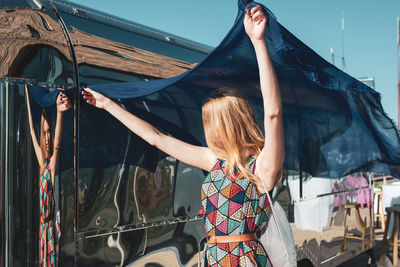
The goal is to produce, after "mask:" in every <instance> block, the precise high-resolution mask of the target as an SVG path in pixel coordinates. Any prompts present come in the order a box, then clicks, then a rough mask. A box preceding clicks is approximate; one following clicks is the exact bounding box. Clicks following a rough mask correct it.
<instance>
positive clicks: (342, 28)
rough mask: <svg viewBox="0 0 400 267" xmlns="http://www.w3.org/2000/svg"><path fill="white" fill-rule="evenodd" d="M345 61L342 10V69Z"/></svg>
mask: <svg viewBox="0 0 400 267" xmlns="http://www.w3.org/2000/svg"><path fill="white" fill-rule="evenodd" d="M345 66H346V63H345V62H344V11H342V70H343V71H344V67H345Z"/></svg>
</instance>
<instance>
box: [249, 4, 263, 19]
mask: <svg viewBox="0 0 400 267" xmlns="http://www.w3.org/2000/svg"><path fill="white" fill-rule="evenodd" d="M257 11H262V8H261V6H260V5H258V6H255V7H253V8H252V9H250V16H251V17H252V16H253V14H255V13H256V12H257Z"/></svg>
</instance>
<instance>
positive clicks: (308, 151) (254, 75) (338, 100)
mask: <svg viewBox="0 0 400 267" xmlns="http://www.w3.org/2000/svg"><path fill="white" fill-rule="evenodd" d="M245 6H247V7H250V6H254V2H252V1H239V11H238V15H237V18H236V21H235V23H234V25H233V27H232V29H231V30H230V31H229V33H228V34H227V35H226V37H225V38H224V39H223V41H222V42H221V44H220V45H219V46H218V47H216V48H215V49H214V50H213V51H212V52H211V53H210V55H209V56H208V57H207V58H206V59H205V60H203V61H202V62H200V63H199V64H198V65H197V66H196V67H194V68H193V69H191V70H190V71H188V72H185V73H184V74H182V75H180V76H177V77H174V78H170V79H163V80H155V81H146V82H127V83H115V84H100V85H91V86H89V87H91V88H92V89H94V90H96V91H99V92H101V93H103V94H104V95H106V96H108V97H111V98H114V99H126V100H124V101H123V102H125V103H129V101H134V100H129V99H133V98H137V97H146V96H148V95H150V94H153V93H155V92H158V91H160V90H165V91H166V92H174V96H175V98H176V99H178V100H177V108H178V109H179V108H180V107H184V106H185V105H187V103H186V101H185V97H188V96H191V95H192V96H191V97H192V99H196V101H197V105H195V106H194V108H196V113H189V114H187V113H185V114H184V115H183V116H186V120H188V121H193V120H194V121H195V122H197V124H196V123H195V122H193V123H188V124H187V127H188V128H187V131H188V132H189V133H190V135H191V136H193V137H194V138H195V139H197V140H199V141H200V143H203V144H205V143H204V141H203V140H204V138H203V137H198V136H203V132H202V131H201V121H200V122H198V121H199V118H200V119H201V115H200V112H201V103H202V101H203V100H204V98H205V97H206V96H207V95H208V93H209V92H210V91H211V90H214V89H217V88H220V87H232V88H236V89H238V90H239V91H240V92H241V93H243V94H244V95H246V96H248V97H249V99H250V101H251V102H252V104H253V105H254V106H255V110H256V113H257V114H258V117H262V109H260V107H261V105H262V102H261V101H262V100H261V91H260V87H259V76H258V67H257V62H256V57H255V53H254V50H253V47H252V44H251V42H250V39H249V38H248V37H247V35H246V33H245V31H244V27H243V17H244V12H243V9H244V7H245ZM265 10H266V12H267V14H268V18H269V20H268V28H267V31H266V38H267V43H268V47H269V51H270V54H271V58H272V61H273V64H274V67H275V70H276V72H277V75H278V79H279V84H280V88H281V93H282V98H283V106H284V111H283V113H284V128H285V165H284V168H285V169H290V170H302V171H305V172H308V173H310V174H311V175H313V176H319V177H341V176H344V175H346V174H349V173H352V172H356V171H365V172H376V173H384V174H388V175H392V176H395V177H398V178H400V144H399V134H398V131H397V129H396V127H395V125H394V123H393V122H392V121H391V119H390V118H389V117H388V116H387V115H386V113H385V112H384V110H383V108H382V105H381V102H380V94H379V93H378V92H376V91H374V90H373V89H371V88H370V87H368V86H367V85H365V84H363V83H361V82H360V81H358V80H357V79H355V78H353V77H351V76H349V75H347V74H346V73H344V72H342V71H341V70H339V69H338V68H336V67H335V66H333V65H332V64H330V63H329V62H327V61H325V60H324V59H323V58H322V57H320V56H319V55H317V54H316V53H315V52H314V51H313V50H311V49H310V48H309V47H307V46H306V45H305V44H303V43H302V42H301V41H300V40H298V39H297V38H296V37H295V36H294V35H292V34H291V33H290V32H289V31H288V30H286V29H285V28H284V27H283V26H281V25H280V24H279V23H278V22H277V20H276V18H275V17H274V15H273V14H272V13H271V11H269V10H268V9H266V8H265ZM179 92H180V94H181V96H182V97H181V100H179V97H180V95H179ZM42 98H43V99H41V97H37V98H36V99H37V101H38V102H39V103H41V104H43V105H45V104H46V103H50V102H51V101H49V100H48V99H45V97H42ZM53 101H55V97H54V96H53ZM85 106H87V105H86V104H83V105H82V108H83V109H84V108H85ZM194 117H195V118H196V119H193V118H194ZM258 119H259V122H262V118H261V119H260V118H258ZM171 122H172V123H174V121H171ZM260 125H262V123H260ZM266 141H267V142H268V141H269V140H266Z"/></svg>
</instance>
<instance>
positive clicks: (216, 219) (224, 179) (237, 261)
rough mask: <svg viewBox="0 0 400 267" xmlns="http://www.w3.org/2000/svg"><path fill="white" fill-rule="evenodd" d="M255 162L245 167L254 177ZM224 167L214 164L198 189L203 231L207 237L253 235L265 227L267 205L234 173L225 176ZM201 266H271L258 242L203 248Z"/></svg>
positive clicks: (219, 244) (250, 184) (244, 178)
mask: <svg viewBox="0 0 400 267" xmlns="http://www.w3.org/2000/svg"><path fill="white" fill-rule="evenodd" d="M255 162H256V161H255V158H254V157H251V158H250V159H249V160H248V162H247V166H248V169H249V170H250V171H251V172H252V173H254V171H255ZM226 165H227V163H226V161H223V160H218V161H217V163H216V164H215V166H214V167H213V168H212V170H211V171H210V173H209V174H208V175H207V177H206V178H205V180H204V182H203V185H202V189H201V200H202V206H203V212H204V213H203V214H204V227H205V230H206V232H207V234H208V235H211V236H213V235H216V236H221V235H222V236H224V235H241V234H248V233H254V232H257V231H258V230H259V229H260V228H261V227H262V226H264V224H265V223H266V219H267V214H268V212H269V208H270V207H269V201H268V198H266V194H261V193H260V192H259V191H258V189H257V187H256V186H255V185H254V184H253V183H251V182H250V180H249V179H248V178H246V177H244V176H243V175H242V174H241V173H240V171H239V170H238V169H235V170H234V172H233V173H232V174H231V175H226V174H225V173H226V170H225V167H226ZM206 246H207V247H206V250H205V253H204V254H203V260H204V265H205V266H212V267H214V266H224V267H225V266H246V267H247V266H272V264H271V262H270V261H269V258H268V255H267V253H266V251H265V249H264V247H263V246H262V244H261V243H260V242H259V241H244V242H230V243H218V244H207V245H206Z"/></svg>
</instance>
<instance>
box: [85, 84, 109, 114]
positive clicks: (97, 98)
mask: <svg viewBox="0 0 400 267" xmlns="http://www.w3.org/2000/svg"><path fill="white" fill-rule="evenodd" d="M82 95H83V99H85V100H86V102H87V103H89V104H90V105H93V106H95V107H96V108H101V109H104V108H105V106H106V105H107V104H109V103H110V101H111V100H110V99H109V98H108V97H105V96H104V95H102V94H100V93H97V92H95V91H93V90H92V89H90V88H84V89H83V91H82Z"/></svg>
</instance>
